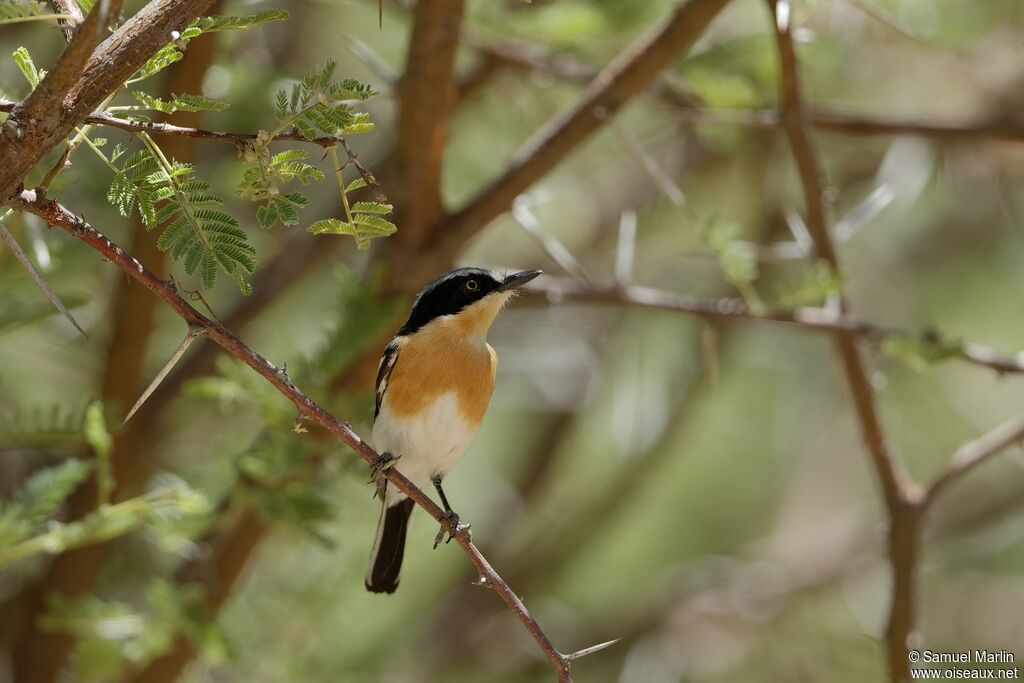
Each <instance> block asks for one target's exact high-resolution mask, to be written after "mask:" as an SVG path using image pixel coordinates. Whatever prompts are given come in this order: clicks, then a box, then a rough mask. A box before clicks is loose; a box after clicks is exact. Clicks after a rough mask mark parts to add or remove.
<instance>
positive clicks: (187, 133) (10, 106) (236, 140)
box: [0, 99, 380, 187]
mask: <svg viewBox="0 0 1024 683" xmlns="http://www.w3.org/2000/svg"><path fill="white" fill-rule="evenodd" d="M17 106H18V104H17V103H16V102H11V101H9V100H4V99H0V112H12V111H14V109H15V108H16V107H17ZM83 121H84V122H85V123H91V124H93V125H98V126H106V127H108V128H119V129H121V130H126V131H128V132H130V133H156V134H158V135H181V136H184V137H188V138H199V139H201V140H213V141H215V142H229V143H232V144H234V145H236V146H238V147H244V146H245V145H248V144H251V143H253V142H255V141H256V139H257V137H258V135H257V134H256V133H225V132H222V131H218V130H208V129H205V128H192V127H189V126H176V125H174V124H173V123H161V122H159V121H138V120H136V121H131V120H128V119H121V118H118V117H116V116H112V115H110V114H108V113H106V112H95V113H93V114H90V115H89V116H86V117H85V118H84V119H83ZM271 140H290V141H294V142H308V143H309V144H311V145H319V146H320V147H322V148H323V149H328V148H330V147H334V146H335V145H341V146H342V148H344V150H345V154H346V155H347V156H348V163H350V164H352V165H353V166H354V167H355V168H356V170H357V171H358V172H359V175H360V176H362V178H363V180H364V181H366V184H367V185H370V186H371V187H372V186H374V185H380V181H378V180H377V179H376V178H375V177H374V176H373V174H372V173H370V171H369V170H367V169H366V167H365V166H363V164H362V163H361V162H360V161H359V156H358V155H357V154H356V153H355V152H353V151H352V148H351V147H349V144H348V140H346V139H345V138H343V137H341V136H340V135H325V136H323V137H319V138H312V139H309V138H305V137H303V136H302V133H300V132H299V131H297V130H292V131H288V132H285V133H279V134H278V135H275V136H274V137H272V138H271Z"/></svg>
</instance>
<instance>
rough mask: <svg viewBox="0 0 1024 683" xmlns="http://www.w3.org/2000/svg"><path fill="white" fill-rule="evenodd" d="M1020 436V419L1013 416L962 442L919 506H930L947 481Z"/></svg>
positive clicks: (1022, 434) (1023, 432)
mask: <svg viewBox="0 0 1024 683" xmlns="http://www.w3.org/2000/svg"><path fill="white" fill-rule="evenodd" d="M1022 439H1024V418H1022V417H1015V418H1013V419H1010V420H1007V421H1006V422H1004V423H1002V424H1001V425H999V426H998V427H996V428H994V429H992V430H991V431H989V432H986V433H985V434H982V435H981V436H980V437H978V438H977V439H975V440H974V441H968V442H967V443H965V444H964V445H963V446H961V447H960V448H958V449H957V451H956V453H954V454H953V458H952V460H951V461H950V463H949V467H948V468H947V469H946V471H945V472H943V473H942V474H941V475H939V476H938V478H936V479H935V481H933V482H932V483H931V485H930V486H929V487H928V488H927V489H925V494H924V498H923V500H922V501H921V505H922V507H925V508H927V507H928V506H930V505H931V504H932V503H934V502H935V499H936V498H937V497H938V496H939V494H940V493H942V492H943V491H945V490H946V488H948V487H949V485H950V484H953V483H954V482H956V481H959V480H960V479H962V478H963V477H964V476H966V475H967V473H968V472H971V471H972V470H973V469H974V468H976V467H978V466H979V465H981V464H982V463H984V462H987V461H988V460H989V459H990V458H992V456H994V455H997V454H998V453H999V452H1000V451H1002V450H1003V449H1005V448H1007V447H1009V446H1012V445H1013V444H1015V443H1017V442H1018V441H1020V440H1022Z"/></svg>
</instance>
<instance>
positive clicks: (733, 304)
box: [526, 276, 1024, 374]
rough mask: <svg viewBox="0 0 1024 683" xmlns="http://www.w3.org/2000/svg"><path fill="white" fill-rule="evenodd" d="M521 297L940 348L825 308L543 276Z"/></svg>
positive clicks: (976, 354) (1008, 367)
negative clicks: (759, 307)
mask: <svg viewBox="0 0 1024 683" xmlns="http://www.w3.org/2000/svg"><path fill="white" fill-rule="evenodd" d="M526 291H527V292H532V293H536V294H544V295H546V296H547V297H548V298H549V299H552V300H555V301H557V300H560V299H563V298H564V299H573V300H576V301H588V302H593V303H598V304H612V305H628V306H641V307H645V308H655V309H660V310H665V311H672V312H675V313H684V314H688V315H693V316H696V317H698V318H701V319H702V320H705V321H708V322H718V321H724V322H727V321H730V320H750V321H762V322H770V323H779V324H782V325H791V326H795V327H799V328H801V329H805V330H810V331H813V332H823V333H826V334H846V335H852V336H855V337H860V338H862V339H864V340H865V341H868V342H870V343H872V344H879V343H881V342H883V341H885V340H887V339H921V340H922V341H923V342H924V343H932V344H935V345H939V346H941V345H942V344H943V343H944V340H943V339H942V338H941V337H939V336H938V335H937V334H936V333H935V332H934V331H930V330H929V331H925V332H924V333H914V332H911V331H909V330H905V329H902V328H899V327H893V326H890V325H882V324H879V323H874V322H869V321H865V320H859V319H857V318H855V317H853V316H852V315H850V314H849V313H846V312H839V311H833V310H830V309H828V308H816V307H805V308H797V309H793V310H789V311H770V310H765V311H755V310H752V309H751V308H750V307H749V306H747V304H746V303H745V302H743V301H742V300H740V299H702V298H699V297H694V296H688V295H685V294H676V293H674V292H667V291H665V290H661V289H655V288H652V287H643V286H639V285H628V286H614V287H604V288H602V287H593V286H590V285H587V284H585V283H582V282H579V281H576V280H573V279H570V278H558V277H553V276H547V277H545V278H544V280H543V282H537V281H535V282H532V283H530V284H529V285H527V286H526ZM952 357H954V358H957V359H959V360H962V361H964V362H967V363H970V364H972V365H977V366H979V367H984V368H988V369H990V370H994V371H996V372H997V373H1000V374H1003V373H1011V374H1015V373H1024V354H1021V355H1018V356H1015V357H1011V356H1004V355H1002V354H999V353H997V352H995V351H994V350H992V349H991V348H989V347H987V346H983V345H981V344H975V343H973V342H967V343H964V344H962V345H961V346H960V347H959V348H957V349H956V350H955V352H953V353H952Z"/></svg>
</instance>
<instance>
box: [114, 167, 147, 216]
mask: <svg viewBox="0 0 1024 683" xmlns="http://www.w3.org/2000/svg"><path fill="white" fill-rule="evenodd" d="M138 194H139V189H138V187H136V186H135V184H133V183H132V182H131V181H130V180H128V176H126V175H125V174H124V173H123V172H122V173H118V174H117V175H115V176H114V180H113V182H111V183H110V189H108V190H107V201H108V202H110V203H111V204H113V205H114V207H115V208H116V209H117V212H118V213H120V214H121V215H122V216H126V217H127V216H128V215H129V214H131V212H132V207H133V206H135V200H136V198H137V197H138Z"/></svg>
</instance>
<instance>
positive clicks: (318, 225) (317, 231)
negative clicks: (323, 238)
mask: <svg viewBox="0 0 1024 683" xmlns="http://www.w3.org/2000/svg"><path fill="white" fill-rule="evenodd" d="M306 230H307V232H311V233H313V234H314V235H354V234H355V231H354V230H353V229H352V226H351V225H349V224H348V223H346V222H344V221H339V220H338V219H337V218H324V219H322V220H319V221H317V222H315V223H313V224H312V225H310V226H309V227H308V228H306Z"/></svg>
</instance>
